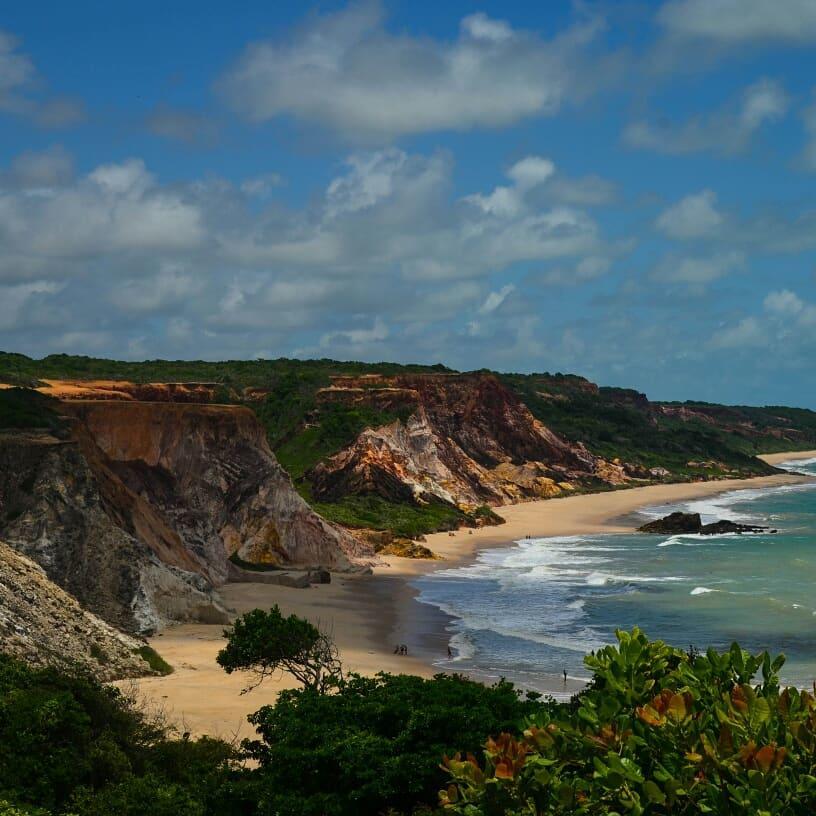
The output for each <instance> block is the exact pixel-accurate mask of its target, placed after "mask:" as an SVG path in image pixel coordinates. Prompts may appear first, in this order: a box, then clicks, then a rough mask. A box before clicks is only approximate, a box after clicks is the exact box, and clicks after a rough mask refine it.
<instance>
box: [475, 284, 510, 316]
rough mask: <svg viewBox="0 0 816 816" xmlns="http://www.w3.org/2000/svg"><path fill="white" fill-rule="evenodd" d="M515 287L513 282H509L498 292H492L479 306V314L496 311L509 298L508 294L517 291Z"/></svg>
mask: <svg viewBox="0 0 816 816" xmlns="http://www.w3.org/2000/svg"><path fill="white" fill-rule="evenodd" d="M515 288H516V287H515V286H513V284H512V283H508V284H507V285H506V286H502V288H501V289H499V291H498V292H491V293H490V294H489V295H488V296H487V297H486V298H485V301H484V303H482V305H481V306H480V307H479V314H481V315H487V314H491V313H492V312H495V311H496V309H498V308H499V306H501V305H502V303H504V301H505V300H507V297H508V295H510V293H511V292H513V291H515Z"/></svg>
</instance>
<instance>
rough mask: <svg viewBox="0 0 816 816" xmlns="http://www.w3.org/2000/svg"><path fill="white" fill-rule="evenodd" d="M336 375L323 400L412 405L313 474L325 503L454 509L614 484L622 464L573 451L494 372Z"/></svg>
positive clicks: (317, 493) (316, 490) (623, 477)
mask: <svg viewBox="0 0 816 816" xmlns="http://www.w3.org/2000/svg"><path fill="white" fill-rule="evenodd" d="M361 379H362V378H356V379H352V378H336V380H335V382H334V384H333V386H332V388H331V389H324V392H322V397H323V398H324V399H338V398H340V396H339V395H341V394H342V395H343V396H342V398H344V399H346V400H351V401H352V402H359V403H363V404H369V405H375V406H377V407H382V405H383V402H384V401H386V400H390V401H392V402H393V401H394V400H399V401H400V402H401V404H402V405H413V406H414V407H413V411H412V413H411V414H410V416H409V417H408V419H407V421H405V422H403V421H402V420H398V421H396V422H393V423H392V424H390V425H386V426H383V427H380V428H370V429H367V430H365V431H363V433H361V434H360V435H359V436H358V438H357V439H356V440H355V441H354V443H353V444H352V445H350V446H349V447H348V448H346V449H345V450H343V451H341V452H340V453H338V454H337V455H335V456H333V457H332V458H330V459H329V460H327V461H326V462H323V463H320V464H319V465H318V466H317V467H316V468H315V469H314V470H313V471H312V473H311V474H310V479H311V482H312V489H313V492H314V495H315V496H316V497H318V498H320V499H322V500H326V501H332V500H336V499H338V498H341V497H342V496H345V495H349V494H360V493H376V494H379V495H381V496H383V497H384V498H387V499H390V500H393V501H413V502H418V503H423V502H432V501H439V502H444V503H446V504H451V505H456V506H459V507H471V508H472V507H475V506H478V505H482V504H490V505H501V504H507V503H510V502H515V501H522V500H525V499H533V498H549V497H552V496H558V495H562V494H563V493H564V492H568V491H571V490H572V489H574V486H575V485H576V484H587V483H593V484H596V485H600V484H602V483H607V484H620V483H623V482H625V481H626V480H627V479H628V476H627V475H626V473H625V471H624V469H623V467H622V466H620V465H618V464H613V463H611V462H607V461H605V460H603V459H600V458H598V457H596V456H593V455H592V454H591V453H590V452H589V451H588V450H586V448H584V447H583V446H582V445H580V444H570V443H568V442H566V441H564V440H563V439H561V438H560V437H558V436H557V435H556V434H554V433H552V432H551V431H550V430H549V429H548V428H546V427H545V426H544V425H542V424H541V423H540V422H539V421H538V420H536V419H535V418H534V417H533V415H532V414H531V413H530V411H529V410H528V409H527V407H526V406H525V405H524V404H523V403H522V402H521V401H520V400H519V399H518V398H517V397H516V396H515V395H514V394H513V393H512V392H511V391H509V390H508V389H507V388H505V387H504V386H503V385H502V384H501V383H500V382H499V381H498V380H497V379H496V378H495V377H494V376H493V375H489V374H469V375H468V374H465V375H448V374H446V375H413V376H399V377H393V378H383V377H380V378H378V379H377V380H371V379H368V380H366V381H365V382H359V381H358V380H361Z"/></svg>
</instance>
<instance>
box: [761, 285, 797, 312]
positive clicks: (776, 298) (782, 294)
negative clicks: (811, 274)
mask: <svg viewBox="0 0 816 816" xmlns="http://www.w3.org/2000/svg"><path fill="white" fill-rule="evenodd" d="M763 306H764V307H765V311H767V312H770V313H771V314H777V315H798V314H800V313H801V312H802V310H803V309H804V308H805V304H804V301H803V300H802V299H801V298H800V297H799V295H797V294H796V293H795V292H791V291H790V289H780V290H779V291H776V292H768V294H767V295H766V297H765V300H764V301H763Z"/></svg>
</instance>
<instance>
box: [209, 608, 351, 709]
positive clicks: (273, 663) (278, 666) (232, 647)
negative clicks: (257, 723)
mask: <svg viewBox="0 0 816 816" xmlns="http://www.w3.org/2000/svg"><path fill="white" fill-rule="evenodd" d="M224 637H226V638H227V645H226V646H225V647H224V648H223V649H221V651H220V652H219V653H218V657H217V658H216V659H217V660H218V664H219V665H220V666H221V667H222V668H223V669H224V671H226V672H227V674H231V673H232V672H234V671H241V670H243V671H250V672H252V673H254V675H255V682H254V683H251V684H250V685H249V686H248V687H247V688H245V689H244V691H245V692H246V691H249V690H250V689H252V688H255V686H257V685H258V684H259V683H261V682H262V681H263V680H264V678H265V677H267V676H269V675H270V674H273V673H275V672H276V671H286V672H289V674H291V675H292V676H293V677H295V678H296V679H297V680H298V681H300V682H301V683H302V684H303V685H304V687H306V688H308V689H312V690H314V691H318V692H321V693H322V692H325V691H326V690H327V689H328V688H330V687H331V686H332V685H334V684H335V683H336V682H337V681H338V680H339V679H341V678H342V674H343V668H342V665H341V663H340V660H339V653H338V650H337V647H336V645H335V644H334V641H333V640H332V638H331V637H330V636H329V635H328V634H326V633H324V632H321V631H320V629H319V628H318V627H316V626H314V625H313V624H311V623H310V622H309V621H307V620H304V619H303V618H299V617H297V615H289V617H286V618H285V617H284V616H283V614H282V613H281V611H280V608H279V607H278V606H277V604H276V605H275V606H273V607H272V609H270V610H269V611H268V612H265V611H264V610H263V609H253V610H252V611H251V612H247V613H246V614H245V615H242V616H241V617H240V618H238V619H237V620H236V621H235V623H234V624H233V625H232V628H231V629H227V630H225V631H224Z"/></svg>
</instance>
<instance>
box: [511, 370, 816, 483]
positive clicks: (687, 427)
mask: <svg viewBox="0 0 816 816" xmlns="http://www.w3.org/2000/svg"><path fill="white" fill-rule="evenodd" d="M502 380H503V381H504V383H505V385H507V386H509V387H510V388H512V389H513V390H514V391H515V392H516V393H517V394H518V396H519V397H520V398H521V400H522V401H523V402H524V403H525V404H526V405H527V407H528V408H529V409H530V411H531V412H532V414H533V416H535V417H536V419H538V420H540V421H541V422H543V423H544V424H545V425H546V426H547V427H549V428H550V429H552V430H553V431H555V433H557V434H560V435H561V436H563V437H565V438H566V439H568V440H570V441H572V442H583V443H584V444H585V445H586V446H587V448H589V450H590V451H592V452H593V453H595V454H596V455H598V456H602V457H604V458H606V459H610V460H611V459H615V458H620V459H622V460H623V461H625V462H631V463H635V464H640V465H642V466H644V467H647V468H651V467H665V468H667V469H668V470H670V471H671V472H672V474H673V475H674V476H675V477H676V478H680V479H689V478H694V477H697V476H701V475H702V476H711V475H723V474H721V473H716V474H714V473H712V472H711V471H709V470H706V469H701V468H695V467H690V466H689V465H688V462H690V461H709V460H716V461H719V462H722V463H724V464H725V465H727V466H728V467H729V468H731V469H733V470H736V471H739V473H740V475H746V476H748V475H761V474H766V473H773V472H774V469H773V468H771V467H770V466H768V465H766V464H765V463H764V462H761V461H760V460H757V459H755V458H754V457H755V455H756V454H757V453H764V452H770V451H771V450H778V449H779V448H777V447H776V446H777V445H779V444H780V440H779V439H778V438H776V437H774V436H771V435H768V436H764V435H763V436H758V435H756V436H749V435H748V434H747V433H736V432H730V431H728V430H725V429H723V428H719V427H716V426H714V425H711V424H708V423H706V422H704V421H702V420H690V421H682V420H680V419H676V418H672V417H665V416H661V415H659V414H658V412H657V411H655V410H653V406H651V405H650V403H649V402H648V400H646V398H645V397H644V396H643V395H642V394H638V393H637V392H636V391H631V390H628V389H622V388H600V389H597V391H592V390H590V389H588V388H587V385H590V384H588V383H587V382H586V381H585V380H582V379H581V378H579V377H570V376H566V375H560V376H559V375H539V374H533V375H522V374H507V375H502ZM690 407H691V406H690ZM720 407H721V408H722V410H723V415H722V420H723V421H725V420H727V421H729V422H730V423H732V424H736V423H737V422H738V421H739V419H741V418H742V417H743V414H742V409H738V408H729V407H727V406H720ZM776 410H777V409H770V408H756V409H750V411H751V416H750V419H751V420H752V421H754V422H756V424H757V428H758V429H760V428H761V429H767V428H770V427H771V425H772V424H773V423H772V421H771V419H770V417H771V416H772V414H773V413H774V412H775V411H776ZM789 410H790V409H789ZM802 413H803V414H804V415H806V416H805V417H804V418H803V417H799V423H800V424H801V426H802V433H803V434H804V436H809V435H810V431H809V426H810V420H809V417H810V415H812V423H813V437H812V441H811V442H808V443H807V444H806V445H805V447H807V446H808V445H809V446H811V447H812V446H814V445H815V444H816V413H814V412H811V411H804V412H802ZM791 416H792V415H791ZM745 418H746V419H747V418H748V417H747V416H746V417H745ZM806 420H808V421H806ZM791 424H793V423H791ZM789 435H790V437H791V438H789V439H786V440H785V441H784V446H785V447H786V448H787V449H793V448H795V447H797V446H798V444H797V443H800V444H803V443H802V442H801V440H800V436H799V435H798V434H793V433H791V434H789Z"/></svg>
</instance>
